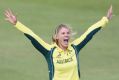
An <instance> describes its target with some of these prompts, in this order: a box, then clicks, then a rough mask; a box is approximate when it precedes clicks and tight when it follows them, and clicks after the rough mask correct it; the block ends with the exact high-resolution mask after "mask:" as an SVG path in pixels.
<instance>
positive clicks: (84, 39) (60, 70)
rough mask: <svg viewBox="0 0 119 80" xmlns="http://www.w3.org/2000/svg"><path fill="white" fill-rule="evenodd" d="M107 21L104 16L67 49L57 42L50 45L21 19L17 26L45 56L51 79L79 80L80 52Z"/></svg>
mask: <svg viewBox="0 0 119 80" xmlns="http://www.w3.org/2000/svg"><path fill="white" fill-rule="evenodd" d="M107 22H108V19H107V17H103V18H102V19H101V20H100V21H98V22H97V23H95V24H94V25H92V26H91V27H89V28H88V30H87V31H86V32H85V33H84V34H83V35H81V37H79V38H77V39H76V40H74V41H73V42H70V43H69V45H68V48H67V50H66V51H64V50H62V49H61V48H59V47H58V45H57V44H56V43H54V44H51V45H50V44H48V43H46V42H44V41H43V40H42V39H41V38H40V37H38V36H37V35H36V34H35V33H34V32H33V31H31V30H30V29H29V28H27V27H26V26H25V25H23V24H22V23H20V22H19V21H17V23H16V25H15V27H16V28H17V29H18V30H20V31H22V32H23V33H24V34H25V36H26V37H27V38H28V39H30V41H31V43H32V44H33V46H34V47H35V48H36V49H37V50H38V51H39V52H40V53H42V54H43V56H44V57H45V59H46V61H47V63H48V69H49V79H50V80H79V78H80V69H79V56H78V55H79V52H80V50H81V49H82V48H83V47H84V46H85V45H86V44H87V43H88V42H89V41H90V40H91V39H92V37H93V35H94V34H96V33H97V32H98V31H99V30H101V28H102V27H104V26H105V24H106V23H107Z"/></svg>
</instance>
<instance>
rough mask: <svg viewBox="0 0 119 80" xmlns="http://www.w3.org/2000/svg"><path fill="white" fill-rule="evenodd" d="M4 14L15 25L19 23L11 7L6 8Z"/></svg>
mask: <svg viewBox="0 0 119 80" xmlns="http://www.w3.org/2000/svg"><path fill="white" fill-rule="evenodd" d="M4 15H5V17H6V18H5V20H6V21H8V22H10V23H12V24H13V25H16V23H17V17H16V16H15V15H14V14H13V12H12V11H11V10H10V9H8V10H5V13H4Z"/></svg>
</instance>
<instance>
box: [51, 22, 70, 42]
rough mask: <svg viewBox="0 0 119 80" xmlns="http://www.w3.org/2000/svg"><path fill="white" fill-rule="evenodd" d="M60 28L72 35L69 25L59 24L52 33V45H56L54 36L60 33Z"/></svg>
mask: <svg viewBox="0 0 119 80" xmlns="http://www.w3.org/2000/svg"><path fill="white" fill-rule="evenodd" d="M62 28H66V29H68V30H69V31H70V33H72V29H71V28H70V26H69V25H67V24H60V25H59V26H58V27H56V29H55V32H54V34H53V36H52V41H53V43H56V44H58V40H57V39H56V36H57V34H58V33H59V31H60V30H61V29H62Z"/></svg>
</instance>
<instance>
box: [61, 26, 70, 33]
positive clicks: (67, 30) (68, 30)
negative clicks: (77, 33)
mask: <svg viewBox="0 0 119 80" xmlns="http://www.w3.org/2000/svg"><path fill="white" fill-rule="evenodd" d="M59 32H70V29H69V28H67V27H62V28H61V29H60V30H59Z"/></svg>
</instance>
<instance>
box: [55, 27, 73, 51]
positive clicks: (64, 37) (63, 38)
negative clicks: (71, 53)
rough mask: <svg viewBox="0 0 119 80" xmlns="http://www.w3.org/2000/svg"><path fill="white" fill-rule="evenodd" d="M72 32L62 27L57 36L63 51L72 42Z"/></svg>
mask: <svg viewBox="0 0 119 80" xmlns="http://www.w3.org/2000/svg"><path fill="white" fill-rule="evenodd" d="M70 35H71V32H70V30H69V29H67V28H65V27H62V28H61V29H60V30H59V32H58V33H57V35H56V39H57V40H58V46H59V47H60V48H62V49H66V48H67V47H68V43H69V40H70Z"/></svg>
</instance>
